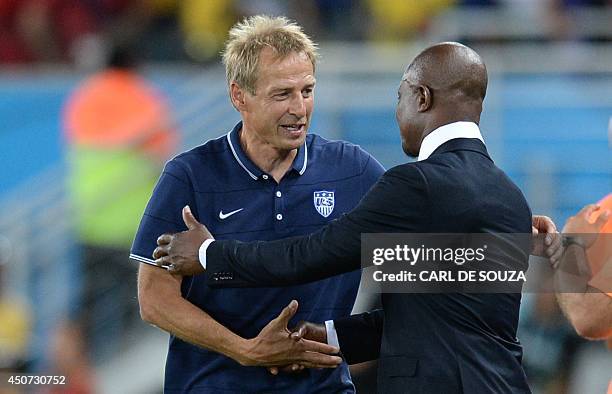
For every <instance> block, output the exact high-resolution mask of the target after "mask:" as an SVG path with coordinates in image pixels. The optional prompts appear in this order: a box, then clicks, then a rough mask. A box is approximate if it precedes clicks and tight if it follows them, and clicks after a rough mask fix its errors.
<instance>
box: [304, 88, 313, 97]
mask: <svg viewBox="0 0 612 394" xmlns="http://www.w3.org/2000/svg"><path fill="white" fill-rule="evenodd" d="M311 94H312V89H304V90H303V91H302V96H304V97H310V95H311Z"/></svg>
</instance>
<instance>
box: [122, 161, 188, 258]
mask: <svg viewBox="0 0 612 394" xmlns="http://www.w3.org/2000/svg"><path fill="white" fill-rule="evenodd" d="M194 201H195V199H194V191H193V186H192V185H191V182H190V181H189V178H188V177H187V175H186V172H185V170H184V169H183V167H182V165H181V164H180V163H178V162H176V161H175V160H172V161H170V162H168V163H167V164H166V166H165V168H164V171H163V172H162V174H161V176H160V178H159V180H158V181H157V185H156V186H155V189H153V194H152V195H151V199H150V200H149V203H148V204H147V207H146V209H145V212H144V214H143V215H142V219H141V220H140V226H139V227H138V231H137V233H136V237H135V238H134V243H133V244H132V249H131V251H130V258H131V259H133V260H137V261H139V262H141V263H147V264H154V261H153V258H152V254H153V250H155V248H156V247H157V238H158V237H159V236H160V235H162V234H163V233H176V232H179V231H184V230H186V229H187V227H186V226H185V224H184V223H183V218H182V215H181V212H182V209H183V207H184V206H185V205H189V206H190V207H191V209H192V211H193V212H194V215H196V211H195V209H196V207H195V206H194ZM196 217H197V216H196Z"/></svg>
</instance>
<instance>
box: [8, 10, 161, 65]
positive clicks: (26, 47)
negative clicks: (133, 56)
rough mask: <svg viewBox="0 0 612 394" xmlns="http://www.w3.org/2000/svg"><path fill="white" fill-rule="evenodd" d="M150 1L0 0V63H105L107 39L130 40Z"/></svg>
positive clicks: (144, 22) (139, 30)
mask: <svg viewBox="0 0 612 394" xmlns="http://www.w3.org/2000/svg"><path fill="white" fill-rule="evenodd" d="M148 1H152V0H88V1H81V0H0V62H2V63H26V62H72V63H74V64H76V65H77V66H80V67H83V68H86V69H93V68H97V67H100V66H101V65H102V64H103V61H104V58H105V56H106V52H107V48H106V43H107V42H121V41H122V40H125V41H133V40H134V39H136V38H137V37H139V36H140V35H141V34H142V33H143V32H144V29H145V27H146V26H147V20H148V15H149V13H148V9H149V8H148V5H149V4H148Z"/></svg>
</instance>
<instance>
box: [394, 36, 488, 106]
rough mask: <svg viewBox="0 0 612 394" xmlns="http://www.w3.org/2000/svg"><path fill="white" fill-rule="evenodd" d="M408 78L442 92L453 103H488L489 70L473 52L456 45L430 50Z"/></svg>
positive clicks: (411, 68) (419, 57) (413, 65)
mask: <svg viewBox="0 0 612 394" xmlns="http://www.w3.org/2000/svg"><path fill="white" fill-rule="evenodd" d="M404 78H408V80H409V81H410V82H411V83H414V84H423V85H426V86H429V87H430V88H431V89H433V90H434V91H436V90H437V91H439V92H440V95H439V96H438V97H441V98H447V99H448V100H450V101H458V102H461V101H463V102H465V101H466V100H470V101H471V100H476V101H480V102H481V103H482V101H483V100H484V97H485V94H486V92H487V68H486V67H485V65H484V63H483V61H482V59H481V58H480V56H479V55H478V54H477V53H476V52H475V51H474V50H473V49H471V48H468V47H467V46H465V45H463V44H459V43H456V42H443V43H440V44H436V45H433V46H430V47H429V48H427V49H425V50H424V51H423V52H421V53H420V54H418V55H417V57H416V58H415V59H414V60H413V61H412V63H410V65H409V66H408V68H407V69H406V72H405V74H404Z"/></svg>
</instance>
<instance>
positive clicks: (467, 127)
mask: <svg viewBox="0 0 612 394" xmlns="http://www.w3.org/2000/svg"><path fill="white" fill-rule="evenodd" d="M455 138H478V139H479V140H481V141H482V142H483V143H484V140H483V139H482V134H480V128H479V127H478V125H477V124H476V123H473V122H454V123H449V124H445V125H444V126H440V127H438V128H437V129H435V130H434V131H432V132H431V133H429V134H427V135H426V136H425V138H423V143H422V144H421V150H420V151H419V158H418V159H417V161H421V160H425V159H427V158H429V156H431V154H432V153H433V152H434V151H435V150H436V149H438V148H439V147H440V146H441V145H442V144H444V143H446V142H448V141H450V140H454V139H455Z"/></svg>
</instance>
